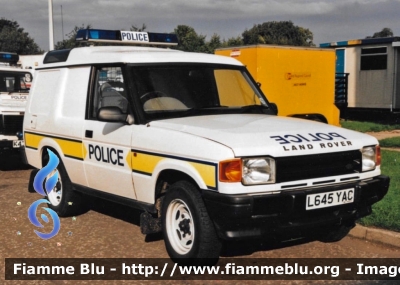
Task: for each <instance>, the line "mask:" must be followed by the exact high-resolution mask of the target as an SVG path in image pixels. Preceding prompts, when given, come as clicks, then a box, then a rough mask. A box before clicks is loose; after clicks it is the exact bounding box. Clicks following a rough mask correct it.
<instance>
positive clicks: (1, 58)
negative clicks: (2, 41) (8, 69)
mask: <svg viewBox="0 0 400 285" xmlns="http://www.w3.org/2000/svg"><path fill="white" fill-rule="evenodd" d="M18 60H19V55H18V54H16V53H12V52H0V62H8V63H17V62H18Z"/></svg>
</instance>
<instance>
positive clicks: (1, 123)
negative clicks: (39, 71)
mask: <svg viewBox="0 0 400 285" xmlns="http://www.w3.org/2000/svg"><path fill="white" fill-rule="evenodd" d="M18 60H19V56H18V55H17V54H15V53H9V52H0V154H3V153H6V154H9V153H13V152H18V151H19V149H20V148H21V146H22V145H23V143H24V141H23V140H22V123H23V115H24V111H25V105H26V99H27V97H28V93H29V89H30V87H31V83H32V79H33V78H32V72H31V71H28V70H25V69H21V68H20V67H17V62H18Z"/></svg>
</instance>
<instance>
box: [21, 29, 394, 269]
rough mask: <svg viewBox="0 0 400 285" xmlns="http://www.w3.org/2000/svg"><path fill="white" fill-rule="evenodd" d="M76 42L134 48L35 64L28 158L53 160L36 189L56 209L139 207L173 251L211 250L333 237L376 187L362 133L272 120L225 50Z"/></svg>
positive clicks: (145, 227)
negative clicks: (44, 185) (52, 174)
mask: <svg viewBox="0 0 400 285" xmlns="http://www.w3.org/2000/svg"><path fill="white" fill-rule="evenodd" d="M77 40H86V41H95V40H97V41H102V42H114V43H115V42H119V43H121V44H125V43H136V44H140V46H136V47H132V46H97V47H94V46H91V47H81V48H73V49H71V50H57V51H51V52H48V53H47V54H46V55H45V58H44V61H43V64H42V65H41V66H39V67H38V68H37V69H36V74H35V82H34V84H33V87H32V89H31V94H30V96H29V99H28V105H27V109H26V114H25V119H24V139H25V144H26V156H27V160H28V162H29V164H31V165H32V166H34V167H35V168H37V169H40V168H42V167H44V166H45V165H46V164H47V162H48V160H49V153H50V151H51V152H52V153H54V154H55V155H57V156H58V158H59V160H60V162H59V164H58V166H57V171H58V173H59V181H58V183H57V184H56V186H55V187H54V189H51V190H50V191H48V195H47V197H48V200H49V202H50V204H49V206H50V207H51V208H52V209H53V210H55V211H56V212H57V213H58V214H59V215H60V216H69V215H76V214H77V213H79V212H82V211H83V209H84V206H85V201H87V199H89V198H88V197H90V196H96V197H101V198H104V199H108V200H112V201H114V202H118V203H121V204H124V205H129V206H131V207H135V208H138V209H140V210H142V211H143V213H142V214H141V225H140V226H141V230H142V232H143V233H144V234H149V233H154V232H159V231H162V232H163V234H164V239H165V245H166V249H167V251H168V253H169V255H170V257H171V258H172V259H173V260H178V259H179V258H196V259H197V260H201V259H202V258H211V259H216V258H218V257H219V254H220V249H221V242H222V241H224V240H240V239H250V238H264V237H266V236H279V235H282V236H287V237H289V238H295V237H301V236H307V235H310V234H314V235H316V236H317V237H318V239H320V240H322V241H327V242H331V241H337V240H340V239H341V238H343V237H344V236H345V235H346V234H347V233H348V232H349V230H350V229H351V228H352V227H353V226H354V223H355V221H356V220H357V219H359V218H361V217H364V216H366V215H368V214H370V213H371V205H372V204H374V203H375V202H377V201H379V200H381V199H382V198H383V197H384V195H385V194H386V192H387V190H388V187H389V178H388V177H385V176H382V175H381V169H380V163H381V158H380V149H379V145H378V141H377V140H376V139H375V138H374V137H371V136H368V135H365V134H361V133H357V132H354V131H350V130H346V129H342V128H339V127H334V126H331V125H328V124H324V123H319V122H314V121H309V120H302V119H294V118H286V117H278V116H276V112H277V108H276V106H275V105H274V104H271V103H269V102H268V100H267V99H266V97H265V96H264V95H263V94H262V92H261V91H260V89H259V87H258V86H257V84H256V82H254V80H253V79H252V77H251V76H250V74H249V73H248V71H247V70H246V68H245V66H243V65H242V64H241V63H240V62H238V61H237V60H235V59H232V58H230V57H224V56H216V55H209V54H200V53H187V52H181V51H177V50H173V49H166V48H156V47H146V46H144V45H145V44H147V45H156V46H162V45H174V44H175V45H176V43H177V39H176V36H175V35H172V34H154V33H146V32H129V31H127V32H124V31H106V30H81V31H79V33H78V35H77ZM31 183H32V182H31ZM132 254H134V253H132ZM199 263H200V262H199Z"/></svg>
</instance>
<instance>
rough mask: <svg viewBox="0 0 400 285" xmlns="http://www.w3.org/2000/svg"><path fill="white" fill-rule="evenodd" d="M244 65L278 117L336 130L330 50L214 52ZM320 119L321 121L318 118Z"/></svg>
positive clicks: (246, 48) (239, 49)
mask: <svg viewBox="0 0 400 285" xmlns="http://www.w3.org/2000/svg"><path fill="white" fill-rule="evenodd" d="M215 54H218V55H224V56H231V57H234V58H236V59H237V60H239V61H240V62H242V63H243V64H244V65H246V67H247V69H248V70H249V72H250V73H251V75H252V76H253V78H254V79H255V80H256V81H257V82H259V83H261V90H262V91H263V92H264V94H265V95H266V96H267V98H268V100H269V101H270V102H274V103H276V104H277V106H278V115H280V116H289V117H301V118H308V119H316V120H321V121H324V118H325V120H326V122H328V123H329V124H331V125H335V126H340V119H339V116H340V112H339V110H338V108H337V107H336V106H335V60H336V55H335V51H334V50H328V49H319V48H305V47H287V46H270V45H254V46H242V47H233V48H223V49H217V50H216V51H215ZM321 116H323V117H321Z"/></svg>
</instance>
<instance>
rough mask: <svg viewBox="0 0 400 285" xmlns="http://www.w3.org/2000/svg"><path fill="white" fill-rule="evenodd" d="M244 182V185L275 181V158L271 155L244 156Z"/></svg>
mask: <svg viewBox="0 0 400 285" xmlns="http://www.w3.org/2000/svg"><path fill="white" fill-rule="evenodd" d="M242 182H243V184H244V185H254V184H266V183H275V160H274V159H273V158H270V157H263V158H244V159H243V160H242Z"/></svg>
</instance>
